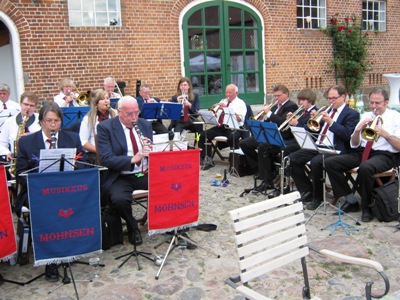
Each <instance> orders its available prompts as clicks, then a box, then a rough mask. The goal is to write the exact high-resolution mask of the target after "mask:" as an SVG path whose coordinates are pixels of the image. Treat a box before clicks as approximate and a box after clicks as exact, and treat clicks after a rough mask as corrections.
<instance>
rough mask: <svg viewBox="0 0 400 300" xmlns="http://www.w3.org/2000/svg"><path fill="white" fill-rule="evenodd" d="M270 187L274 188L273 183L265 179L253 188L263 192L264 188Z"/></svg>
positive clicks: (269, 188)
mask: <svg viewBox="0 0 400 300" xmlns="http://www.w3.org/2000/svg"><path fill="white" fill-rule="evenodd" d="M272 189H275V186H274V184H273V183H266V182H265V181H263V182H261V184H260V185H259V186H257V187H256V188H255V190H256V191H257V192H260V193H262V192H265V191H266V190H272Z"/></svg>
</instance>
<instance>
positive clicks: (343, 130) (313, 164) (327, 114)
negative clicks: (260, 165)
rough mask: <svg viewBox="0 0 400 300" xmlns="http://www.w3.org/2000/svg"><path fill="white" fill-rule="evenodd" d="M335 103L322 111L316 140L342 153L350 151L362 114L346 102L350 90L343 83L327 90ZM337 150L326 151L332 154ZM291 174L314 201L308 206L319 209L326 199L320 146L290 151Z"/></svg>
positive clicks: (304, 194)
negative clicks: (324, 198) (306, 170)
mask: <svg viewBox="0 0 400 300" xmlns="http://www.w3.org/2000/svg"><path fill="white" fill-rule="evenodd" d="M326 94H327V97H328V101H329V103H330V104H331V106H330V108H329V109H328V111H326V110H325V111H324V112H321V117H322V119H321V120H322V121H323V123H321V125H320V132H319V135H318V138H317V140H316V144H317V145H318V146H319V147H329V146H332V144H333V146H334V147H335V149H336V150H338V151H340V154H345V153H348V152H349V151H350V144H349V141H350V136H351V133H352V132H353V131H354V128H355V127H356V125H357V123H358V121H359V120H360V114H359V113H358V112H357V111H355V110H354V109H351V108H350V107H348V106H347V105H346V102H345V98H346V94H347V93H346V90H345V88H344V87H342V86H333V87H330V88H329V89H328V90H327V92H326ZM332 155H336V154H333V153H326V154H324V157H325V158H328V157H330V156H332ZM289 159H290V167H291V176H292V178H293V180H294V182H295V184H296V187H297V190H298V191H299V192H300V193H301V195H302V196H301V198H300V201H302V202H310V201H311V203H308V205H307V209H310V210H315V209H317V208H318V206H319V205H320V204H321V203H322V201H323V192H324V189H323V184H324V183H323V181H322V180H321V179H322V178H323V171H324V170H323V167H324V166H323V156H322V154H320V153H319V152H318V151H317V150H310V149H300V150H297V151H295V152H293V153H291V154H289ZM309 161H310V169H311V172H310V175H309V176H310V177H311V179H310V177H309V176H307V174H306V173H305V168H304V167H305V165H306V164H307V162H309Z"/></svg>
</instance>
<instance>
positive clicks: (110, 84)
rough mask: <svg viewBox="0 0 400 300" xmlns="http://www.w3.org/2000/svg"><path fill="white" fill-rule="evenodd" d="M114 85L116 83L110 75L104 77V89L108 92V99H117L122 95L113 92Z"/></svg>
mask: <svg viewBox="0 0 400 300" xmlns="http://www.w3.org/2000/svg"><path fill="white" fill-rule="evenodd" d="M116 86H117V83H116V82H115V79H114V78H113V77H111V76H110V77H106V78H105V79H104V90H105V91H106V92H107V93H108V98H109V99H119V98H121V97H122V95H120V94H118V93H116V92H114V91H115V87H116Z"/></svg>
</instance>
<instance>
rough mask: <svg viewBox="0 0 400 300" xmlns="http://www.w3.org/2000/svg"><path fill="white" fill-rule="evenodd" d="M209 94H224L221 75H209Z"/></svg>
mask: <svg viewBox="0 0 400 300" xmlns="http://www.w3.org/2000/svg"><path fill="white" fill-rule="evenodd" d="M208 94H210V95H220V94H222V76H221V74H216V75H208Z"/></svg>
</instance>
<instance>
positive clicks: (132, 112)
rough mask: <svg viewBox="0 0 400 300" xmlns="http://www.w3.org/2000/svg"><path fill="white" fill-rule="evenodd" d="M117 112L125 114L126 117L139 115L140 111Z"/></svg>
mask: <svg viewBox="0 0 400 300" xmlns="http://www.w3.org/2000/svg"><path fill="white" fill-rule="evenodd" d="M119 111H122V112H123V113H124V114H126V115H127V116H128V117H132V116H138V115H140V110H138V111H131V112H126V111H123V110H122V109H119Z"/></svg>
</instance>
